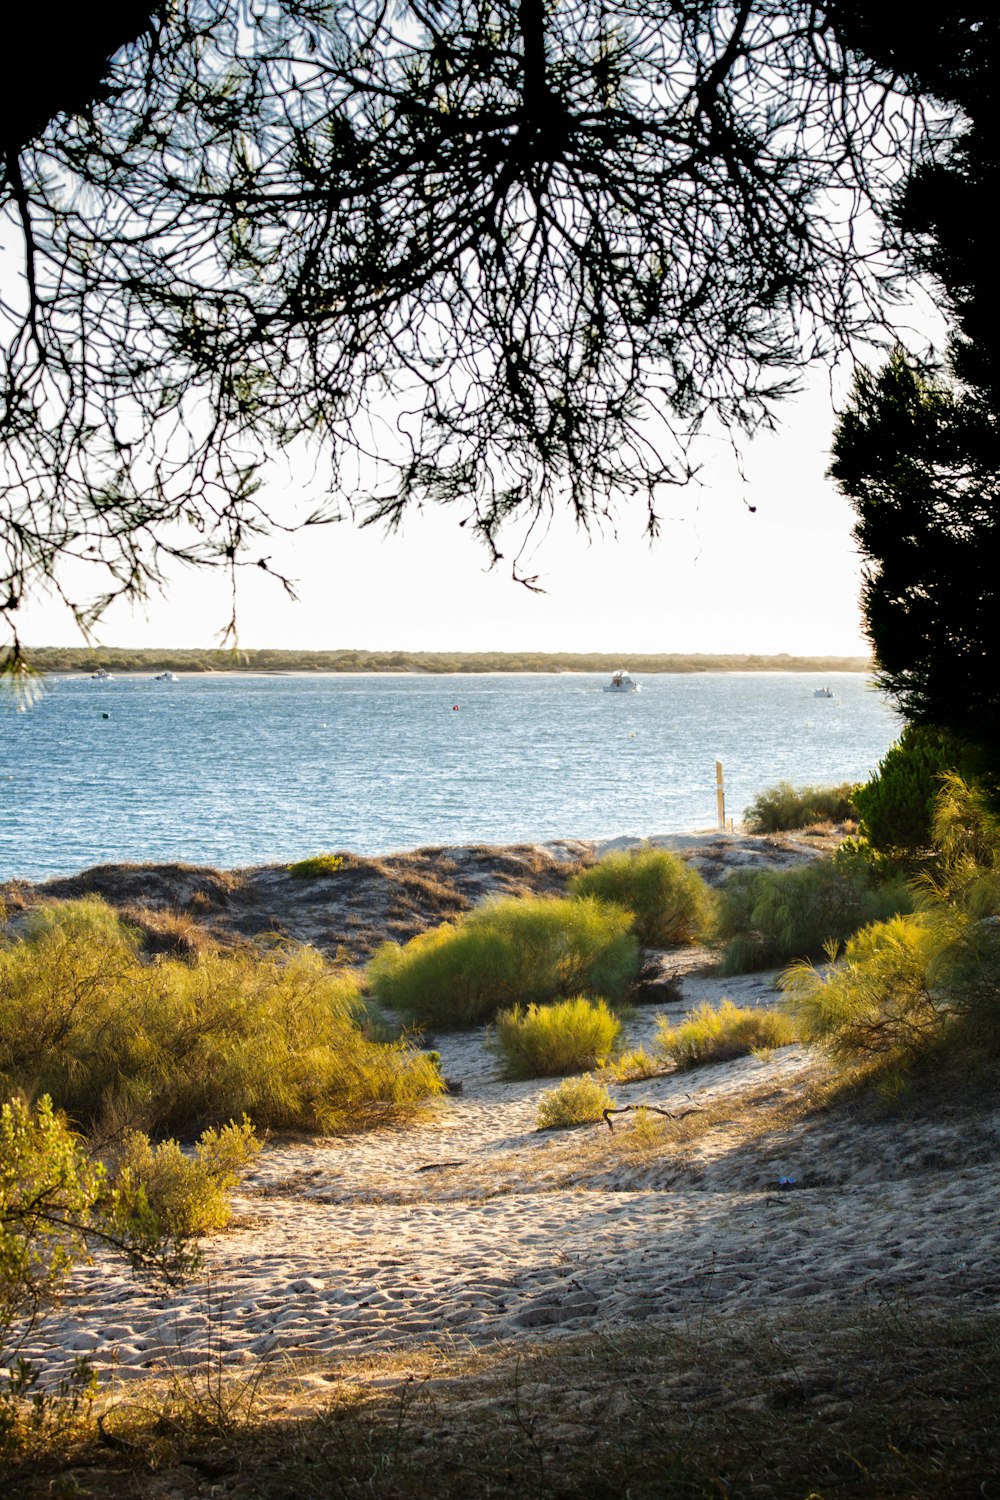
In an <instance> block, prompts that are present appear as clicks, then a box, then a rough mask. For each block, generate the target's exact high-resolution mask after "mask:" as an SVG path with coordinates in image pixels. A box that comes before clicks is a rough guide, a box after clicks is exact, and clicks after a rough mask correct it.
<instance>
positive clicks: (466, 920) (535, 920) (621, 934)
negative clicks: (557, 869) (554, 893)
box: [368, 897, 639, 1026]
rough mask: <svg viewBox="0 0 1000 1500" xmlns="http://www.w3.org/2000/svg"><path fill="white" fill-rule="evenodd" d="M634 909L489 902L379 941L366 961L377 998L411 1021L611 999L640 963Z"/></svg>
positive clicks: (471, 1019) (464, 1019) (444, 1022)
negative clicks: (400, 937) (405, 938)
mask: <svg viewBox="0 0 1000 1500" xmlns="http://www.w3.org/2000/svg"><path fill="white" fill-rule="evenodd" d="M631 926H632V918H631V916H630V914H629V913H628V912H627V911H624V910H623V909H622V908H621V907H618V906H610V905H606V904H605V903H603V902H599V901H593V900H589V899H577V900H570V899H552V898H544V897H533V898H526V899H509V900H496V901H489V902H487V903H486V904H485V905H483V906H479V907H476V909H475V910H474V911H471V912H469V913H468V914H467V915H465V916H463V917H460V918H459V919H458V921H456V922H454V923H452V922H446V923H445V924H444V925H443V926H441V927H435V928H433V929H432V930H431V931H429V932H423V933H421V934H420V935H419V936H418V937H415V938H412V939H411V940H410V942H408V943H407V944H406V945H405V947H400V945H399V944H398V943H385V944H383V945H382V947H381V948H380V949H379V950H378V952H377V953H376V954H375V956H374V958H373V959H372V961H371V963H370V965H369V967H368V981H369V984H370V985H371V989H372V992H373V993H374V995H375V996H376V998H377V999H378V1000H380V1001H382V1002H383V1003H384V1004H386V1005H391V1006H393V1007H394V1008H395V1009H397V1010H399V1011H402V1013H403V1014H404V1015H406V1016H408V1017H409V1018H411V1019H412V1020H415V1021H418V1022H421V1023H427V1024H430V1025H435V1026H472V1025H475V1024H476V1023H477V1022H479V1021H486V1020H490V1019H492V1017H493V1016H495V1015H496V1014H497V1012H498V1011H499V1010H502V1009H504V1008H509V1007H510V1006H512V1005H526V1004H530V1003H531V1002H532V1001H534V1002H535V1003H536V1004H538V1003H543V1002H545V1001H548V1000H556V999H561V998H563V997H570V996H573V995H581V994H582V995H589V996H603V997H604V998H606V999H607V1000H608V1001H610V1002H611V1003H614V1002H615V1001H618V1000H621V999H623V998H624V997H625V995H626V994H627V992H628V989H629V987H630V985H631V984H632V982H633V980H634V979H635V976H636V974H637V972H638V968H639V945H638V943H637V941H636V939H635V937H634V936H633V934H632V932H631Z"/></svg>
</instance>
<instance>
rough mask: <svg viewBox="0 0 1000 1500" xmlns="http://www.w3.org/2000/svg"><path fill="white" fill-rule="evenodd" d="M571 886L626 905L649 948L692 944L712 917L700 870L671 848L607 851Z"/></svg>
mask: <svg viewBox="0 0 1000 1500" xmlns="http://www.w3.org/2000/svg"><path fill="white" fill-rule="evenodd" d="M569 889H570V891H571V893H572V894H573V895H576V896H591V897H596V898H597V899H598V900H599V901H611V902H614V903H615V904H616V905H618V906H624V907H625V909H626V911H630V912H631V913H632V914H633V916H634V917H635V931H636V934H637V936H638V938H639V941H640V943H642V944H643V945H644V946H645V947H647V948H670V947H673V946H674V945H675V944H677V943H693V942H697V940H698V938H700V937H701V936H702V934H703V933H704V932H705V930H706V928H707V926H708V924H709V922H710V920H711V916H712V910H713V904H714V902H713V896H712V892H711V891H710V890H709V888H708V886H707V885H706V884H705V882H704V880H703V879H702V877H701V876H700V875H699V873H698V871H697V870H696V869H694V868H693V867H692V866H691V865H689V864H687V863H685V861H684V860H683V859H680V858H679V857H678V855H676V854H672V853H671V852H670V851H669V850H667V849H629V850H626V851H623V852H621V853H613V854H606V855H605V856H604V858H603V859H602V860H600V861H599V862H598V863H597V864H596V865H593V866H591V868H590V869H589V870H583V871H582V872H581V873H580V874H579V875H575V876H574V877H573V879H572V880H571V881H570V883H569Z"/></svg>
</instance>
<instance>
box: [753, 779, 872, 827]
mask: <svg viewBox="0 0 1000 1500" xmlns="http://www.w3.org/2000/svg"><path fill="white" fill-rule="evenodd" d="M856 790H857V788H856V786H855V784H854V783H853V782H850V781H845V782H843V783H842V784H841V785H840V786H800V787H795V786H793V785H792V783H791V782H790V781H779V782H778V783H777V785H776V786H771V787H767V788H766V790H765V791H763V792H758V793H757V795H756V797H755V798H754V799H753V801H752V802H751V803H750V806H749V807H748V808H747V809H746V810H745V812H744V814H743V821H744V823H745V824H746V828H747V832H748V833H782V832H786V831H789V830H793V829H796V828H809V827H810V826H811V825H812V824H814V823H846V822H850V821H856V820H857V818H858V816H859V814H858V809H857V806H856V805H855V802H854V793H855V791H856Z"/></svg>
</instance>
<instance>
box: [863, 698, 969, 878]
mask: <svg viewBox="0 0 1000 1500" xmlns="http://www.w3.org/2000/svg"><path fill="white" fill-rule="evenodd" d="M971 757H972V752H971V751H970V750H969V749H968V748H967V747H966V746H965V745H964V744H963V743H962V741H961V740H959V739H957V738H956V737H955V736H954V735H953V734H951V733H950V731H948V730H946V729H935V728H933V727H932V726H930V725H926V724H907V725H906V727H905V728H904V730H903V732H902V734H901V735H900V737H899V739H898V740H897V741H896V742H895V744H893V745H891V746H890V747H889V749H888V750H887V751H886V753H885V755H884V756H883V757H882V759H881V760H880V761H879V764H878V767H877V769H876V771H875V774H874V776H873V777H872V778H871V780H870V781H868V782H866V783H865V784H864V785H863V786H859V787H858V789H857V792H856V794H855V799H854V800H855V802H856V804H857V808H858V811H859V813H860V815H861V832H862V835H863V836H864V837H865V838H866V839H867V840H868V842H869V843H870V844H871V845H872V847H873V848H874V849H878V850H882V851H885V852H887V853H893V854H897V855H903V856H912V855H914V854H915V853H917V852H919V851H921V850H926V849H927V848H929V846H930V844H931V841H932V831H931V825H932V822H933V817H934V807H935V804H936V802H937V799H938V796H939V794H940V792H941V789H942V779H943V777H944V776H945V775H946V773H947V772H949V771H956V772H958V773H960V774H963V773H965V774H967V773H969V772H970V771H971V769H972V767H971V764H970V758H971Z"/></svg>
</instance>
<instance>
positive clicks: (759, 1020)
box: [656, 1000, 797, 1068]
mask: <svg viewBox="0 0 1000 1500" xmlns="http://www.w3.org/2000/svg"><path fill="white" fill-rule="evenodd" d="M796 1040H797V1034H796V1030H795V1024H794V1022H793V1021H792V1020H791V1018H790V1017H789V1016H787V1015H784V1014H782V1012H781V1011H776V1010H764V1009H758V1008H756V1007H746V1006H737V1005H734V1004H733V1002H732V1001H731V1000H723V1002H722V1004H721V1005H718V1006H716V1005H707V1004H706V1005H699V1006H698V1007H697V1009H696V1010H693V1011H691V1012H690V1013H689V1014H688V1015H686V1016H685V1017H684V1019H683V1021H681V1023H680V1025H678V1026H671V1025H670V1023H669V1022H668V1021H667V1020H665V1019H663V1020H661V1021H660V1023H659V1026H658V1028H657V1034H656V1051H657V1052H658V1053H659V1054H660V1056H661V1057H663V1058H665V1059H666V1060H667V1061H669V1062H672V1063H674V1065H675V1066H676V1067H678V1068H697V1067H700V1066H701V1065H702V1064H703V1063H714V1062H728V1061H729V1059H730V1058H733V1057H745V1056H746V1055H747V1053H749V1052H764V1051H768V1050H769V1049H770V1048H772V1047H787V1046H788V1045H789V1044H790V1043H791V1042H794V1041H796Z"/></svg>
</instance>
